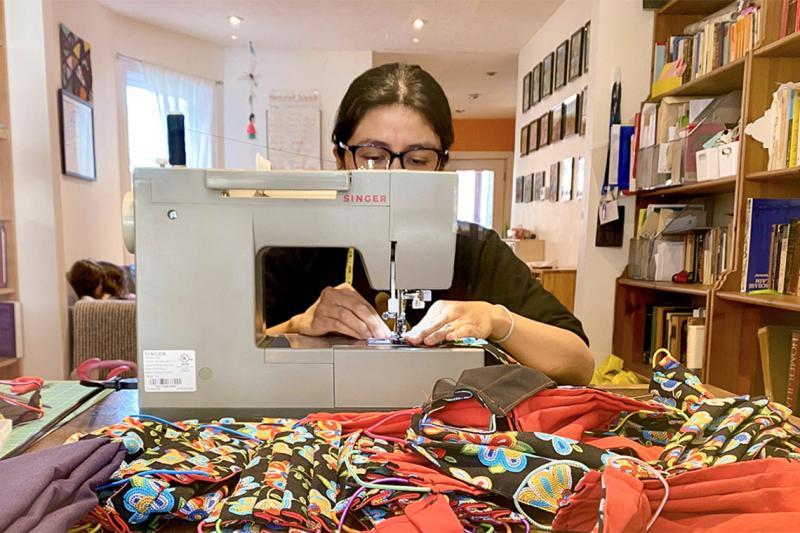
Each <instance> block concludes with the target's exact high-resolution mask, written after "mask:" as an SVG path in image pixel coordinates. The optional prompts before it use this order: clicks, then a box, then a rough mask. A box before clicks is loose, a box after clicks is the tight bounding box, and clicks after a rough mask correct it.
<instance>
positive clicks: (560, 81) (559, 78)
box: [553, 41, 569, 90]
mask: <svg viewBox="0 0 800 533" xmlns="http://www.w3.org/2000/svg"><path fill="white" fill-rule="evenodd" d="M568 55H569V41H564V42H563V43H561V44H560V45H558V48H556V64H555V67H554V68H553V72H554V74H553V78H554V80H553V87H554V89H553V90H556V89H560V88H561V87H563V86H564V85H566V84H567V56H568Z"/></svg>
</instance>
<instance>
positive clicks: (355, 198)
mask: <svg viewBox="0 0 800 533" xmlns="http://www.w3.org/2000/svg"><path fill="white" fill-rule="evenodd" d="M342 201H343V202H344V203H346V204H385V203H387V201H388V200H387V198H386V195H385V194H345V195H343V196H342Z"/></svg>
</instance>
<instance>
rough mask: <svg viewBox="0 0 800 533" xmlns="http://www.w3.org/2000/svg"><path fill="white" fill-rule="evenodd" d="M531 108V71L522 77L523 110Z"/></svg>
mask: <svg viewBox="0 0 800 533" xmlns="http://www.w3.org/2000/svg"><path fill="white" fill-rule="evenodd" d="M530 108H531V73H530V72H528V73H527V74H525V77H524V78H522V112H523V113H524V112H525V111H527V110H528V109H530Z"/></svg>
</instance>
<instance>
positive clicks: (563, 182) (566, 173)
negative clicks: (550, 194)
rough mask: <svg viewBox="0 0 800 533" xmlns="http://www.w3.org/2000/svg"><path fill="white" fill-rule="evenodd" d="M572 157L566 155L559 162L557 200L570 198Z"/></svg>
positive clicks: (567, 200)
mask: <svg viewBox="0 0 800 533" xmlns="http://www.w3.org/2000/svg"><path fill="white" fill-rule="evenodd" d="M572 164H573V162H572V158H571V157H568V158H566V159H564V160H563V161H562V162H561V167H560V168H559V176H558V201H559V202H569V201H570V200H572Z"/></svg>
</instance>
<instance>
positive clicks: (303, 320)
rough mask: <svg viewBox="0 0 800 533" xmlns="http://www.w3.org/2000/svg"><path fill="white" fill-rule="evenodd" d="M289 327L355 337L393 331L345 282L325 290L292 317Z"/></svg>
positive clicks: (296, 330)
mask: <svg viewBox="0 0 800 533" xmlns="http://www.w3.org/2000/svg"><path fill="white" fill-rule="evenodd" d="M288 331H289V332H293V333H300V334H302V335H309V336H312V337H319V336H322V335H326V334H328V333H341V334H343V335H347V336H348V337H353V338H355V339H369V338H373V339H385V338H388V337H389V335H391V331H390V330H389V327H388V326H387V325H386V324H385V323H384V322H383V320H381V317H379V316H378V313H377V312H376V311H375V309H374V308H373V307H372V306H371V305H370V304H369V303H367V301H366V300H365V299H364V298H363V297H362V296H361V295H360V294H358V292H356V290H355V289H354V288H353V287H352V286H350V285H348V284H346V283H342V284H341V285H339V286H337V287H327V288H326V289H325V290H323V291H322V294H320V296H319V298H318V299H317V301H316V302H314V304H313V305H312V306H311V307H309V308H308V309H307V310H306V311H305V312H304V313H302V314H299V315H296V316H295V317H293V318H292V319H291V320H290V321H289V328H288Z"/></svg>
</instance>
